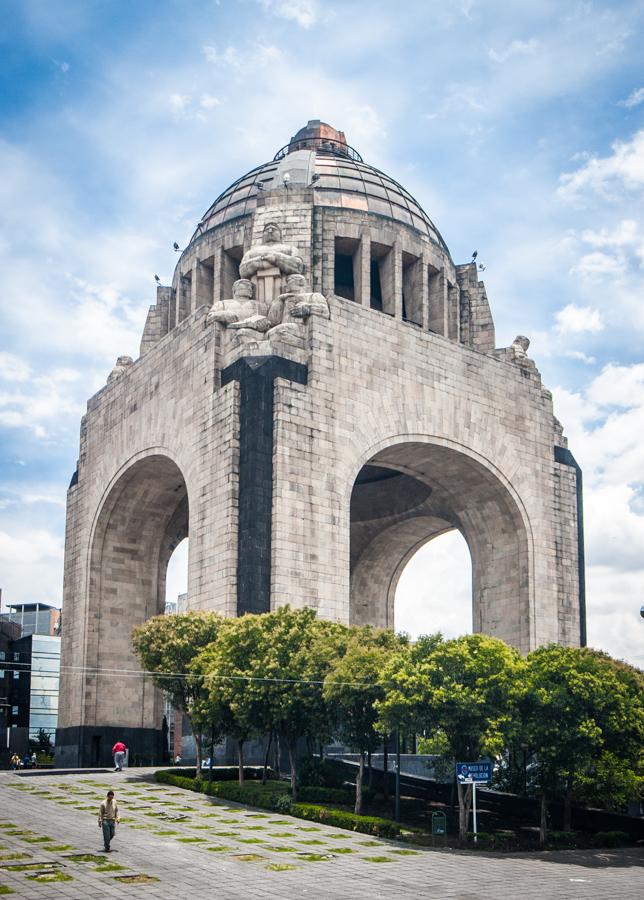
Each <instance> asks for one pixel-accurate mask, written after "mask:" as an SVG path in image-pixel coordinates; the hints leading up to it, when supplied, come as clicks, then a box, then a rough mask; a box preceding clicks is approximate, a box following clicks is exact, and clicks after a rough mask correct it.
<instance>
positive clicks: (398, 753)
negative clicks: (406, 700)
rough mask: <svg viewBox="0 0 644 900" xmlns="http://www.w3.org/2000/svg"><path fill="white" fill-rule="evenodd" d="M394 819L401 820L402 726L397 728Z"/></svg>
mask: <svg viewBox="0 0 644 900" xmlns="http://www.w3.org/2000/svg"><path fill="white" fill-rule="evenodd" d="M394 819H395V821H396V822H400V728H396V807H395V813H394Z"/></svg>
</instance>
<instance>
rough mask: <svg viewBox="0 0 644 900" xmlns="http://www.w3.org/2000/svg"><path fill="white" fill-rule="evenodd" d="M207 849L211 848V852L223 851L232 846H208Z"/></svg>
mask: <svg viewBox="0 0 644 900" xmlns="http://www.w3.org/2000/svg"><path fill="white" fill-rule="evenodd" d="M205 849H206V850H209V851H210V852H211V853H222V852H223V851H225V850H230V847H221V846H219V847H206V848H205Z"/></svg>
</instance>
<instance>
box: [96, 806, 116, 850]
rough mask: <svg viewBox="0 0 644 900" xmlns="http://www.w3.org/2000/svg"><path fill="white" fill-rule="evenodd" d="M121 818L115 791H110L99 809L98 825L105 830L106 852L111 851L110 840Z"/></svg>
mask: <svg viewBox="0 0 644 900" xmlns="http://www.w3.org/2000/svg"><path fill="white" fill-rule="evenodd" d="M120 821H121V820H120V819H119V808H118V806H117V805H116V800H115V799H114V791H108V792H107V797H106V798H105V800H103V802H102V803H101V806H100V809H99V811H98V827H99V828H101V829H102V830H103V843H104V845H105V852H106V853H109V852H110V842H111V841H112V840H113V839H114V834H115V832H116V826H117V823H118V822H120Z"/></svg>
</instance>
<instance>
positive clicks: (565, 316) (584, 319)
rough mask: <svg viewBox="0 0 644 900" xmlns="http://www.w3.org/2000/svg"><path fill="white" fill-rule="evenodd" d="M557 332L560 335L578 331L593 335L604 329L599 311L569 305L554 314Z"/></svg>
mask: <svg viewBox="0 0 644 900" xmlns="http://www.w3.org/2000/svg"><path fill="white" fill-rule="evenodd" d="M555 320H556V322H557V331H559V333H560V334H575V333H578V332H580V331H590V332H591V333H595V332H598V331H601V330H602V328H603V327H604V325H603V322H602V318H601V315H600V313H599V310H596V309H591V308H590V307H588V306H575V304H574V303H569V304H568V305H567V306H564V308H563V309H560V310H559V311H558V312H557V313H556V314H555Z"/></svg>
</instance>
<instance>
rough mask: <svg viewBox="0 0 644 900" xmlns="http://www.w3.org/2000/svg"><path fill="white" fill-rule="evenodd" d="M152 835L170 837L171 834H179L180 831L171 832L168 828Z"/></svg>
mask: <svg viewBox="0 0 644 900" xmlns="http://www.w3.org/2000/svg"><path fill="white" fill-rule="evenodd" d="M152 834H156V835H158V836H159V837H170V835H171V834H179V832H178V831H171V830H170V829H169V828H166V829H165V830H163V831H153V832H152Z"/></svg>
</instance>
